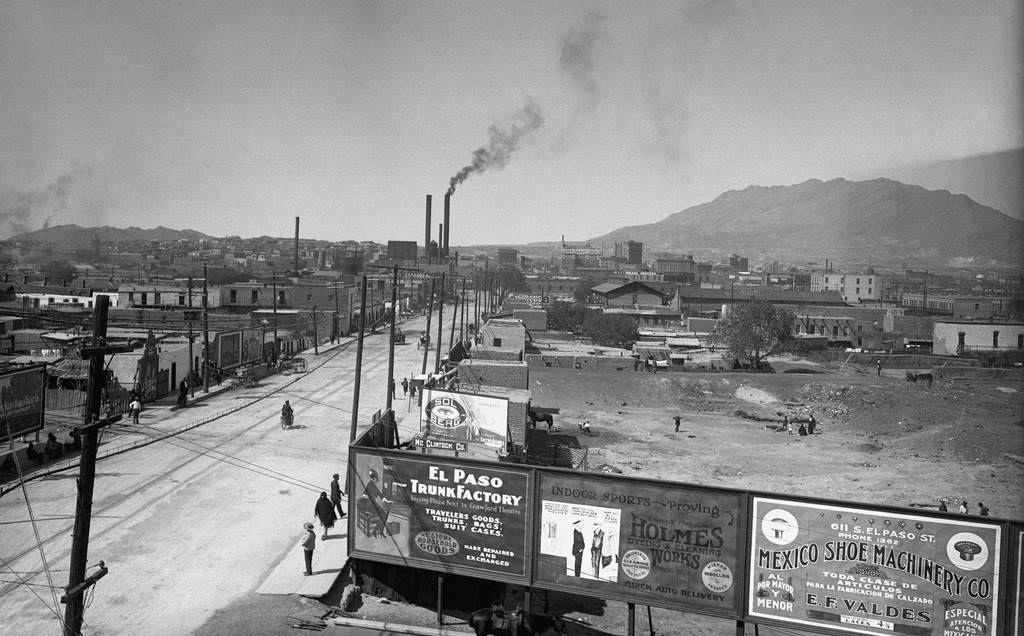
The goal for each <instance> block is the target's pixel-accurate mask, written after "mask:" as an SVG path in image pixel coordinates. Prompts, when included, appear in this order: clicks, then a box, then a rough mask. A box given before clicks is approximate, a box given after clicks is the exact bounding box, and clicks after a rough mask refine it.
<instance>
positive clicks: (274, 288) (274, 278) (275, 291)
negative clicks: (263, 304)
mask: <svg viewBox="0 0 1024 636" xmlns="http://www.w3.org/2000/svg"><path fill="white" fill-rule="evenodd" d="M271 276H272V279H273V281H274V283H273V285H274V287H273V291H274V356H273V358H274V364H277V272H271Z"/></svg>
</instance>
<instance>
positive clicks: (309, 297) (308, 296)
mask: <svg viewBox="0 0 1024 636" xmlns="http://www.w3.org/2000/svg"><path fill="white" fill-rule="evenodd" d="M306 302H307V303H311V302H313V294H306Z"/></svg>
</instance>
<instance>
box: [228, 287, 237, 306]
mask: <svg viewBox="0 0 1024 636" xmlns="http://www.w3.org/2000/svg"><path fill="white" fill-rule="evenodd" d="M228 302H229V303H237V302H238V290H237V289H232V290H231V291H229V292H228Z"/></svg>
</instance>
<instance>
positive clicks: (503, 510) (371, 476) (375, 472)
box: [349, 449, 532, 583]
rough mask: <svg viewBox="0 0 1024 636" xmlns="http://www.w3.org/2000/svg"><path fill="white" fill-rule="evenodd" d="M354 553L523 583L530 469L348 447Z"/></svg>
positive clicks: (528, 530) (527, 560) (528, 528)
mask: <svg viewBox="0 0 1024 636" xmlns="http://www.w3.org/2000/svg"><path fill="white" fill-rule="evenodd" d="M350 457H351V458H352V466H353V467H354V469H353V470H354V471H355V472H354V475H353V477H352V478H351V484H352V487H351V489H350V492H349V497H350V499H351V501H354V502H355V510H356V515H355V519H354V520H353V522H352V523H354V527H353V528H350V532H349V540H350V544H349V549H350V552H351V553H352V555H353V556H357V557H359V558H366V559H369V560H376V561H384V562H388V563H397V564H400V565H408V566H412V567H420V568H424V569H427V570H435V571H441V572H454V573H457V574H463V575H466V576H473V577H477V578H486V579H494V580H501V581H506V582H511V583H528V580H527V577H528V576H529V570H528V566H529V563H530V553H529V541H528V537H529V536H532V532H531V525H530V522H531V519H530V516H531V515H530V504H529V502H528V495H529V492H530V487H531V478H530V475H531V473H530V471H529V470H528V469H525V468H521V469H518V470H516V469H511V468H505V467H500V468H499V467H498V466H497V465H493V464H491V465H488V464H485V463H482V462H465V461H461V462H460V461H458V460H451V461H449V460H441V461H437V460H434V459H433V457H432V456H427V455H415V454H409V453H404V454H380V453H368V452H361V451H359V450H357V449H353V450H352V454H351V455H350Z"/></svg>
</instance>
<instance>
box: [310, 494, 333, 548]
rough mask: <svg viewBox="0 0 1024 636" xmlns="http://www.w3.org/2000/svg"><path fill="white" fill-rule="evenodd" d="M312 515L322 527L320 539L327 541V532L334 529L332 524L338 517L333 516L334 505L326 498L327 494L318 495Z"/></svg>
mask: <svg viewBox="0 0 1024 636" xmlns="http://www.w3.org/2000/svg"><path fill="white" fill-rule="evenodd" d="M313 514H315V515H316V518H317V519H319V520H320V525H322V526H323V527H324V533H323V534H322V535H320V538H321V539H323V540H325V541H326V540H327V531H328V530H330V529H331V528H333V527H334V522H335V521H337V520H338V515H336V514H334V504H332V503H331V500H330V499H328V498H327V493H326V492H322V493H320V498H319V499H317V500H316V506H314V508H313Z"/></svg>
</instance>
